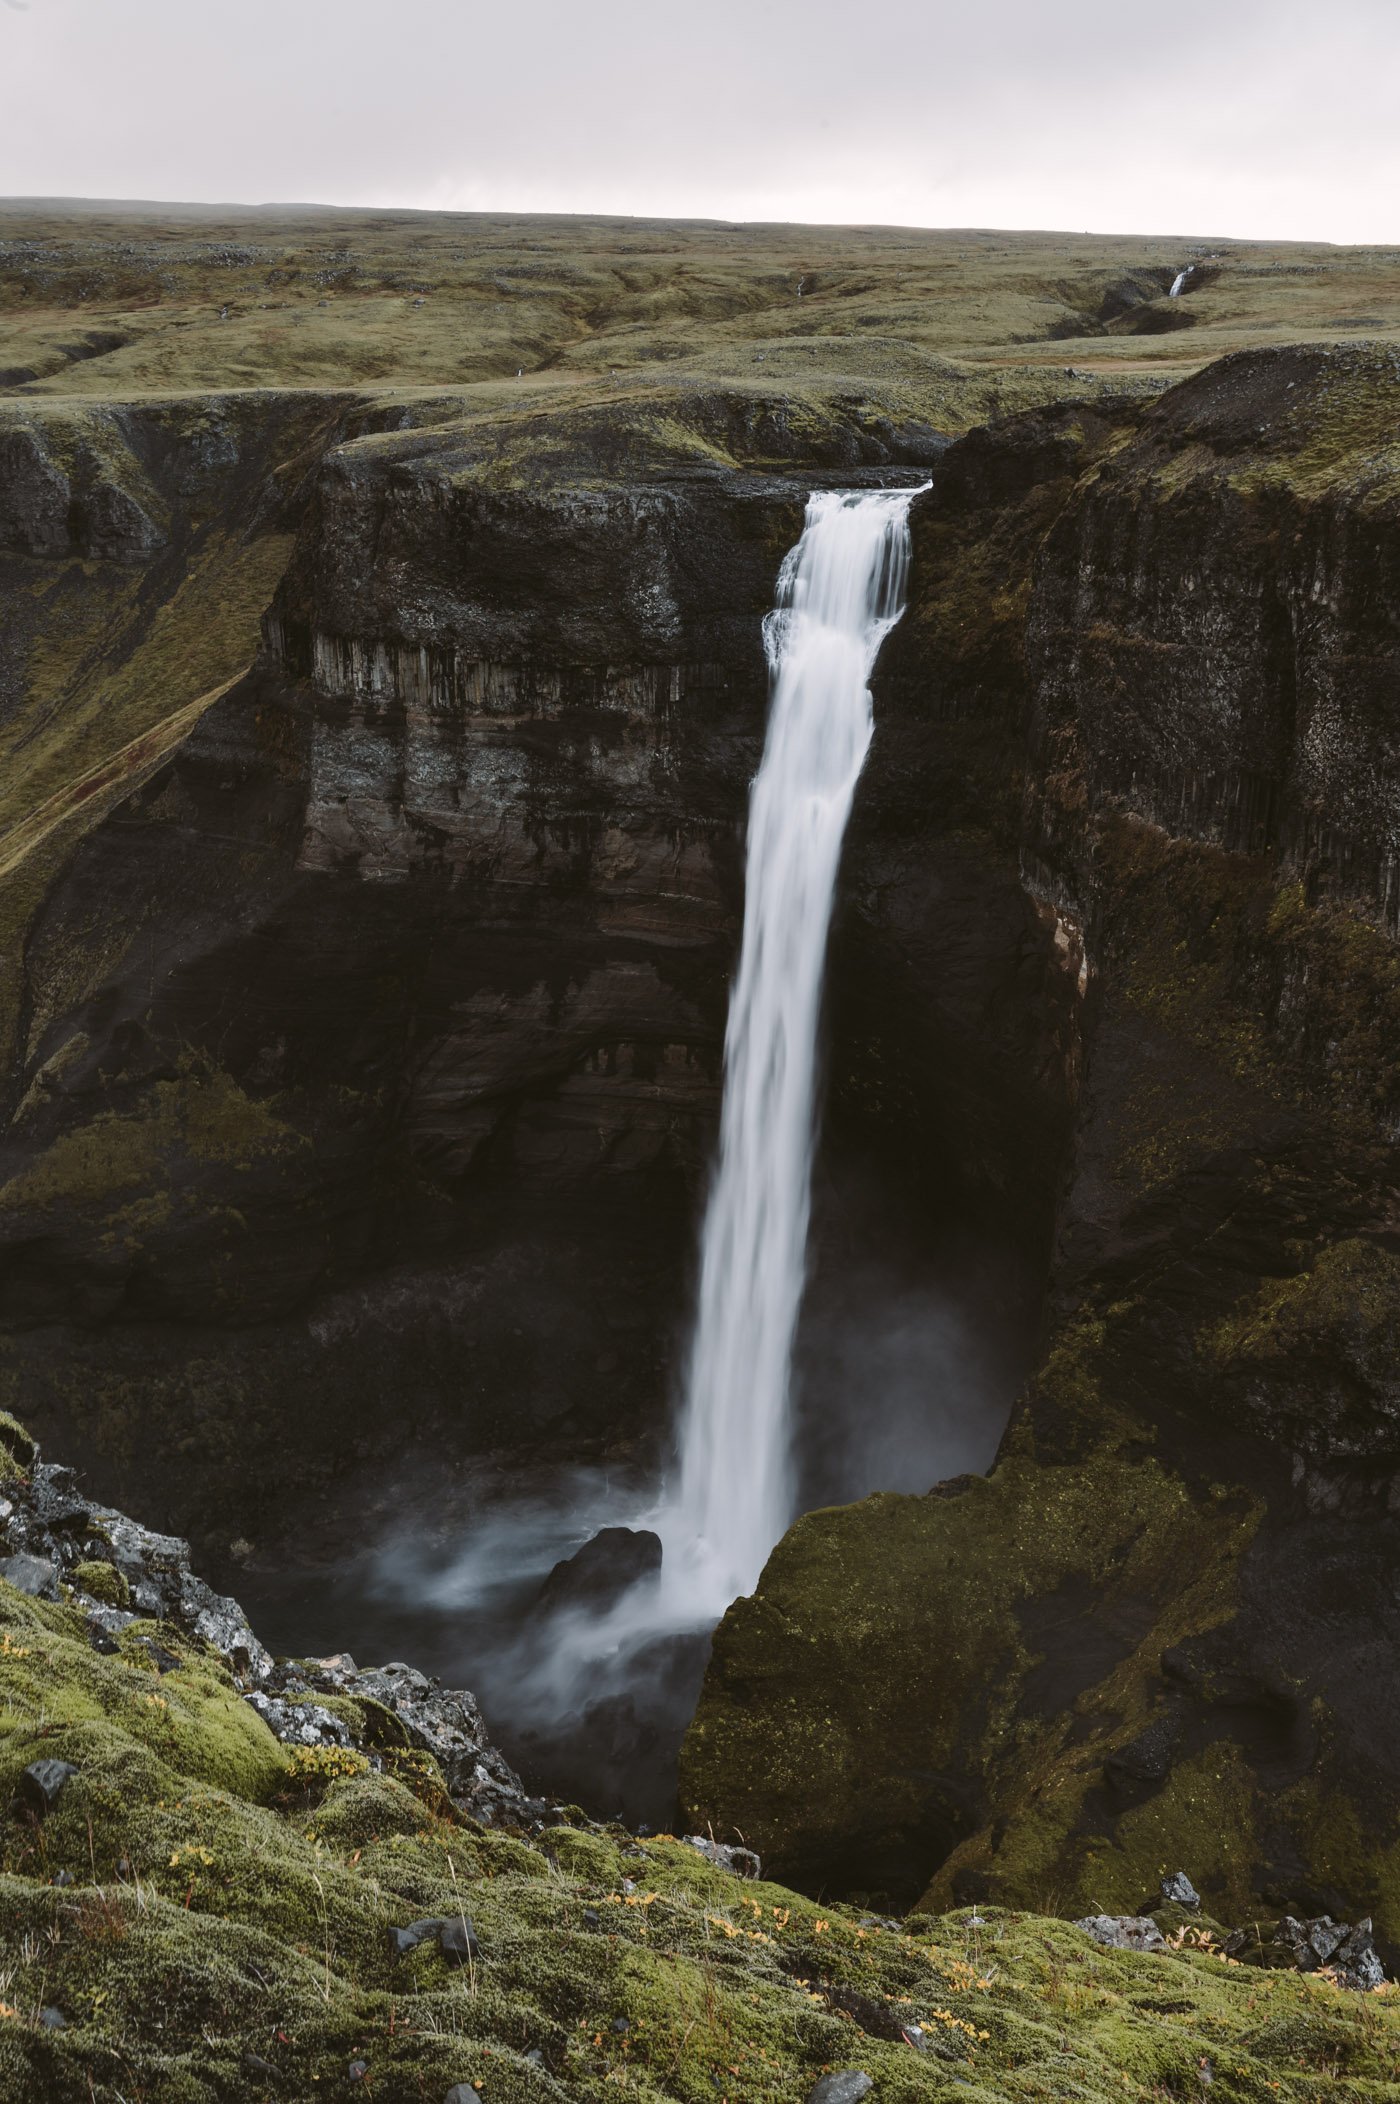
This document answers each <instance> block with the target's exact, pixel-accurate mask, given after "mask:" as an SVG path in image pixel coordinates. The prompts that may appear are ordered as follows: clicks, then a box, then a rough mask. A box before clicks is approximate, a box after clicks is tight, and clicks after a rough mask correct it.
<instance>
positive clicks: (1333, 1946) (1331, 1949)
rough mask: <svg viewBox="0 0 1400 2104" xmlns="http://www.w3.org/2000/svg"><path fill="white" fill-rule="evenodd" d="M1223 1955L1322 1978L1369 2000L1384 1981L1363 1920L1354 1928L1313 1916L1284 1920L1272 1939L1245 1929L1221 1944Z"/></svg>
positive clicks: (1327, 1916)
mask: <svg viewBox="0 0 1400 2104" xmlns="http://www.w3.org/2000/svg"><path fill="white" fill-rule="evenodd" d="M1225 1955H1226V1957H1227V1958H1238V1959H1239V1960H1240V1962H1241V1963H1242V1964H1245V1965H1262V1966H1266V1967H1275V1968H1277V1967H1282V1968H1284V1969H1296V1970H1297V1971H1298V1972H1324V1971H1325V1972H1326V1973H1327V1974H1328V1976H1329V1977H1330V1978H1332V1979H1335V1980H1336V1981H1337V1982H1338V1984H1339V1985H1340V1986H1342V1987H1350V1988H1352V1989H1353V1990H1354V1991H1355V1992H1356V1993H1357V1994H1369V1993H1370V1992H1371V1991H1372V1989H1374V1988H1376V1987H1380V1986H1382V1985H1383V1984H1384V1981H1385V1967H1384V1966H1383V1965H1382V1964H1381V1960H1380V1954H1379V1953H1378V1951H1377V1950H1376V1945H1375V1940H1374V1934H1373V1930H1372V1924H1371V1920H1370V1917H1369V1916H1365V1917H1363V1919H1362V1920H1360V1921H1358V1922H1356V1923H1355V1924H1353V1923H1351V1922H1347V1921H1333V1919H1332V1917H1331V1915H1330V1914H1319V1915H1317V1916H1315V1917H1314V1918H1313V1919H1312V1920H1311V1921H1300V1920H1299V1919H1298V1917H1297V1916H1296V1915H1293V1914H1285V1915H1284V1916H1283V1918H1282V1920H1281V1921H1279V1922H1277V1923H1276V1924H1275V1926H1274V1928H1273V1932H1272V1934H1270V1933H1268V1932H1267V1931H1265V1930H1261V1929H1259V1928H1258V1926H1257V1925H1256V1924H1251V1925H1250V1926H1249V1927H1247V1928H1242V1929H1236V1931H1235V1933H1234V1935H1233V1936H1230V1937H1228V1938H1227V1939H1226V1942H1225Z"/></svg>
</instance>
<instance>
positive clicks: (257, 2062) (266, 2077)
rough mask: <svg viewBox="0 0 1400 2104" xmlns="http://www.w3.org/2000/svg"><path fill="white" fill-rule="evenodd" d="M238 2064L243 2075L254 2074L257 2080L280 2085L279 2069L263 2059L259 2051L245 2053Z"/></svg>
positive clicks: (280, 2072) (280, 2073)
mask: <svg viewBox="0 0 1400 2104" xmlns="http://www.w3.org/2000/svg"><path fill="white" fill-rule="evenodd" d="M238 2064H239V2066H240V2067H241V2068H242V2070H243V2072H244V2074H245V2075H253V2076H256V2078H257V2080H258V2081H259V2082H272V2083H276V2084H278V2085H280V2083H281V2081H282V2071H281V2069H280V2068H275V2067H274V2066H273V2065H272V2062H271V2061H270V2060H264V2059H263V2057H262V2054H261V2053H245V2054H244V2055H243V2058H242V2059H241V2060H240V2061H239V2063H238Z"/></svg>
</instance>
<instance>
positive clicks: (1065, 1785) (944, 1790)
mask: <svg viewBox="0 0 1400 2104" xmlns="http://www.w3.org/2000/svg"><path fill="white" fill-rule="evenodd" d="M1094 1343H1095V1339H1094V1338H1093V1337H1092V1336H1088V1335H1085V1334H1080V1333H1078V1332H1076V1333H1072V1334H1071V1337H1070V1339H1069V1340H1067V1341H1066V1343H1065V1345H1064V1350H1063V1354H1062V1355H1060V1356H1057V1355H1054V1354H1052V1357H1051V1361H1050V1368H1051V1377H1050V1382H1049V1388H1048V1390H1047V1391H1045V1392H1042V1391H1039V1390H1038V1391H1037V1395H1036V1396H1035V1397H1033V1399H1032V1404H1031V1408H1030V1410H1029V1412H1028V1413H1027V1414H1026V1416H1025V1417H1023V1419H1022V1421H1021V1425H1020V1429H1019V1434H1018V1437H1017V1439H1016V1440H1015V1441H1014V1442H1013V1444H1012V1446H1011V1448H1010V1450H1009V1451H1008V1452H1007V1453H1006V1454H1005V1456H1004V1458H1003V1460H1002V1462H1001V1464H1000V1465H999V1467H998V1468H997V1470H996V1472H995V1473H994V1474H993V1475H992V1476H991V1477H989V1478H987V1479H985V1480H982V1479H975V1480H973V1481H972V1482H971V1483H969V1484H968V1485H967V1487H966V1488H965V1489H964V1490H962V1491H961V1492H960V1494H959V1495H957V1496H953V1497H938V1496H931V1497H928V1498H900V1497H893V1496H881V1497H876V1498H870V1499H867V1500H865V1501H864V1503H863V1504H861V1505H857V1506H852V1507H848V1508H843V1509H841V1510H833V1511H829V1512H821V1513H814V1514H809V1515H808V1516H807V1518H805V1519H803V1520H800V1521H799V1522H798V1524H797V1525H796V1526H795V1527H794V1528H793V1529H792V1530H791V1531H790V1532H789V1534H788V1535H787V1536H786V1537H785V1538H784V1541H783V1542H782V1544H781V1545H780V1547H779V1548H778V1550H777V1551H775V1553H774V1555H773V1557H772V1558H771V1559H770V1561H769V1564H768V1567H767V1569H766V1570H765V1572H764V1575H763V1578H762V1580H761V1582H760V1585H759V1587H758V1590H757V1592H756V1593H755V1594H754V1596H753V1598H752V1599H750V1600H744V1601H739V1602H737V1603H736V1604H735V1605H734V1606H733V1607H732V1608H731V1609H730V1611H729V1614H728V1615H727V1616H726V1618H725V1621H724V1623H723V1624H722V1626H721V1629H720V1631H719V1633H718V1635H717V1637H716V1640H715V1652H714V1663H713V1665H712V1668H711V1672H710V1674H709V1677H708V1679H707V1681H706V1686H705V1690H704V1693H703V1695H702V1699H701V1704H700V1708H699V1711H698V1713H697V1716H696V1720H695V1723H694V1724H693V1726H692V1727H691V1731H690V1733H689V1735H688V1736H687V1739H686V1742H685V1746H684V1750H683V1754H682V1763H681V1787H682V1799H683V1802H684V1804H685V1805H686V1807H687V1817H688V1818H690V1819H692V1820H694V1821H695V1822H696V1823H697V1824H698V1825H699V1826H700V1828H701V1830H703V1828H704V1824H705V1822H706V1821H710V1822H712V1823H713V1826H714V1830H715V1831H716V1832H717V1833H720V1834H723V1835H725V1836H728V1835H729V1834H730V1833H731V1832H734V1831H736V1830H737V1831H738V1832H739V1833H742V1834H743V1835H744V1836H745V1838H746V1839H748V1841H749V1842H750V1844H751V1845H752V1846H755V1847H757V1848H758V1849H759V1850H760V1852H761V1853H762V1854H763V1855H764V1856H765V1858H771V1859H772V1860H773V1861H774V1862H775V1864H776V1865H778V1866H780V1867H781V1868H782V1869H784V1870H785V1871H786V1873H787V1874H788V1875H791V1876H795V1877H796V1878H797V1879H798V1880H799V1881H804V1880H805V1879H806V1878H809V1877H810V1878H812V1879H814V1880H815V1879H816V1878H818V1877H825V1878H828V1879H829V1878H832V1877H840V1878H843V1879H845V1880H847V1881H848V1882H849V1883H850V1884H856V1883H857V1881H861V1882H865V1883H866V1885H867V1889H869V1883H870V1880H871V1871H870V1869H869V1868H867V1869H866V1871H865V1878H864V1880H861V1871H860V1864H861V1860H862V1858H864V1859H865V1861H866V1863H867V1865H868V1864H870V1863H872V1862H873V1863H875V1864H876V1865H883V1864H889V1865H891V1866H892V1867H894V1868H895V1869H896V1871H897V1873H898V1874H899V1875H900V1876H901V1878H904V1877H907V1876H908V1874H909V1871H910V1869H911V1868H912V1867H914V1866H916V1865H917V1864H918V1862H919V1860H920V1859H921V1858H922V1860H923V1861H924V1863H925V1864H926V1866H927V1868H926V1874H928V1873H931V1872H932V1871H933V1869H934V1868H935V1866H936V1865H937V1864H938V1862H939V1860H940V1858H943V1859H944V1860H943V1867H942V1868H941V1869H940V1870H939V1872H938V1877H937V1879H936V1881H935V1883H934V1885H933V1887H932V1888H931V1895H930V1903H932V1904H937V1905H940V1906H941V1905H946V1904H947V1903H948V1900H949V1899H950V1898H951V1897H952V1896H953V1895H954V1894H956V1893H957V1892H958V1891H959V1890H961V1889H964V1885H965V1881H966V1879H967V1878H968V1877H969V1876H970V1875H972V1874H974V1873H975V1874H976V1876H977V1877H978V1878H979V1879H981V1880H982V1881H983V1882H982V1888H981V1889H983V1890H984V1891H986V1892H987V1893H988V1896H990V1897H995V1898H997V1899H1004V1900H1007V1901H1009V1902H1015V1903H1020V1904H1044V1903H1046V1901H1047V1899H1048V1898H1049V1897H1050V1896H1052V1895H1053V1894H1058V1895H1059V1897H1060V1899H1062V1900H1063V1901H1064V1902H1065V1903H1066V1904H1069V1903H1077V1902H1078V1900H1079V1899H1081V1898H1083V1899H1084V1900H1085V1908H1086V1910H1087V1906H1088V1904H1089V1902H1090V1900H1091V1898H1092V1894H1091V1893H1086V1890H1085V1884H1084V1879H1085V1875H1086V1862H1087V1857H1088V1853H1089V1849H1090V1844H1091V1841H1092V1839H1093V1836H1094V1833H1095V1831H1096V1824H1095V1821H1093V1820H1091V1821H1089V1823H1088V1825H1087V1826H1086V1825H1085V1824H1084V1819H1085V1813H1086V1806H1087V1805H1088V1802H1089V1799H1090V1793H1091V1792H1092V1791H1094V1790H1095V1789H1096V1788H1097V1786H1098V1784H1099V1782H1100V1780H1101V1776H1102V1769H1103V1763H1104V1761H1105V1759H1106V1758H1108V1757H1109V1756H1110V1755H1111V1754H1112V1753H1113V1752H1115V1751H1116V1750H1117V1749H1118V1748H1120V1747H1122V1746H1124V1745H1125V1744H1127V1743H1128V1742H1129V1741H1131V1740H1132V1739H1133V1738H1134V1737H1135V1736H1136V1735H1137V1734H1138V1732H1140V1731H1141V1730H1142V1728H1143V1726H1144V1725H1145V1724H1146V1722H1147V1721H1148V1720H1149V1717H1150V1716H1151V1714H1152V1711H1153V1708H1154V1705H1155V1703H1156V1700H1157V1696H1156V1692H1155V1691H1156V1688H1157V1685H1158V1670H1159V1660H1160V1657H1161V1653H1162V1651H1163V1649H1164V1648H1165V1647H1167V1646H1169V1645H1171V1644H1174V1643H1178V1642H1180V1641H1182V1640H1183V1639H1184V1638H1185V1637H1186V1636H1187V1635H1189V1634H1199V1633H1201V1632H1203V1631H1205V1630H1208V1629H1210V1628H1213V1627H1214V1626H1216V1625H1217V1624H1218V1623H1219V1622H1221V1621H1223V1620H1225V1619H1227V1618H1228V1617H1229V1615H1230V1614H1231V1613H1232V1612H1233V1608H1234V1600H1235V1571H1236V1566H1237V1563H1238V1560H1239V1557H1240V1555H1241V1554H1242V1553H1243V1550H1244V1548H1245V1547H1246V1545H1247V1543H1248V1541H1249V1539H1250V1537H1251V1534H1252V1531H1253V1526H1254V1524H1255V1519H1256V1517H1257V1515H1256V1514H1255V1513H1253V1512H1252V1511H1251V1510H1250V1509H1249V1508H1248V1507H1247V1506H1244V1505H1242V1504H1241V1503H1240V1502H1238V1501H1236V1500H1233V1499H1231V1498H1229V1497H1228V1496H1220V1497H1218V1498H1217V1497H1207V1498H1205V1499H1197V1498H1196V1497H1194V1496H1193V1495H1192V1494H1191V1493H1190V1492H1189V1491H1188V1490H1187V1488H1186V1486H1185V1485H1184V1484H1183V1483H1182V1482H1181V1481H1180V1480H1179V1479H1178V1478H1177V1477H1175V1476H1174V1475H1173V1474H1172V1472H1171V1471H1170V1470H1168V1469H1166V1468H1164V1467H1163V1466H1162V1465H1161V1464H1160V1463H1158V1462H1157V1461H1155V1460H1153V1459H1151V1458H1138V1457H1137V1456H1135V1455H1134V1454H1133V1453H1132V1452H1131V1450H1130V1449H1124V1450H1121V1451H1120V1450H1118V1449H1116V1448H1114V1447H1112V1446H1111V1445H1103V1444H1100V1445H1098V1446H1096V1447H1090V1448H1089V1449H1088V1450H1086V1452H1085V1453H1084V1456H1083V1458H1082V1459H1081V1460H1080V1461H1079V1462H1077V1463H1075V1464H1072V1465H1064V1464H1061V1465H1053V1464H1051V1463H1049V1462H1047V1461H1046V1460H1044V1459H1041V1460H1039V1461H1037V1460H1035V1459H1034V1458H1033V1457H1032V1453H1031V1446H1032V1443H1033V1440H1034V1427H1035V1422H1036V1415H1037V1411H1038V1409H1044V1408H1047V1407H1051V1403H1050V1395H1051V1393H1054V1394H1055V1396H1056V1402H1055V1405H1054V1407H1056V1409H1057V1411H1060V1410H1063V1409H1064V1408H1065V1407H1066V1402H1065V1398H1066V1396H1067V1397H1068V1407H1069V1408H1070V1409H1071V1410H1074V1409H1078V1408H1080V1407H1083V1406H1084V1393H1085V1384H1086V1383H1088V1384H1089V1385H1090V1386H1091V1387H1092V1382H1093V1373H1092V1352H1093V1346H1094ZM1109 1585H1111V1586H1112V1587H1113V1588H1114V1590H1115V1591H1116V1592H1118V1593H1119V1594H1121V1595H1125V1596H1127V1597H1130V1598H1132V1599H1133V1600H1134V1601H1136V1602H1137V1603H1139V1605H1138V1614H1139V1617H1140V1619H1139V1622H1138V1625H1137V1634H1136V1636H1135V1635H1134V1634H1133V1633H1132V1632H1131V1631H1130V1630H1125V1632H1124V1634H1123V1636H1122V1639H1121V1641H1120V1642H1119V1643H1118V1645H1117V1652H1116V1655H1114V1650H1113V1647H1112V1646H1111V1645H1110V1648H1109V1649H1108V1650H1107V1651H1105V1652H1102V1653H1101V1655H1100V1656H1099V1657H1098V1658H1097V1660H1096V1663H1095V1665H1094V1668H1093V1670H1091V1671H1089V1672H1088V1673H1087V1674H1081V1675H1080V1676H1079V1677H1080V1680H1081V1686H1080V1689H1079V1692H1078V1693H1077V1694H1075V1695H1074V1697H1073V1700H1072V1701H1071V1702H1070V1703H1069V1704H1068V1705H1067V1706H1065V1707H1060V1706H1057V1707H1056V1710H1055V1712H1054V1713H1052V1714H1050V1715H1046V1714H1045V1712H1044V1708H1043V1706H1042V1703H1043V1698H1041V1697H1038V1696H1036V1695H1035V1693H1034V1692H1033V1691H1034V1689H1035V1687H1036V1678H1035V1676H1036V1671H1037V1668H1038V1666H1039V1664H1040V1661H1041V1658H1042V1656H1043V1655H1044V1654H1043V1648H1042V1639H1041V1638H1040V1636H1039V1634H1038V1633H1039V1632H1040V1630H1041V1629H1042V1627H1044V1628H1046V1629H1047V1630H1048V1631H1050V1632H1052V1634H1051V1635H1050V1637H1049V1639H1048V1641H1049V1642H1050V1643H1051V1644H1053V1643H1054V1642H1055V1641H1056V1639H1055V1638H1054V1636H1053V1631H1054V1629H1055V1627H1056V1625H1057V1624H1064V1625H1065V1626H1073V1625H1074V1623H1075V1622H1076V1621H1077V1619H1078V1618H1079V1617H1080V1616H1081V1615H1082V1613H1083V1611H1084V1607H1085V1604H1086V1603H1087V1602H1088V1601H1089V1600H1091V1599H1093V1598H1094V1597H1095V1596H1096V1595H1097V1593H1098V1591H1099V1589H1100V1588H1103V1587H1106V1586H1109ZM1057 1602H1062V1605H1059V1606H1057V1605H1056V1603H1057ZM974 1790H976V1791H977V1792H978V1793H979V1795H980V1798H981V1801H982V1805H983V1807H984V1809H983V1811H982V1813H981V1816H980V1817H979V1818H978V1819H977V1820H975V1821H974V1822H973V1825H974V1827H975V1831H973V1832H972V1833H970V1834H967V1835H966V1837H965V1838H962V1839H959V1837H958V1832H957V1826H958V1823H959V1822H960V1821H965V1819H966V1813H965V1809H964V1808H965V1805H966V1803H967V1799H968V1797H969V1796H970V1795H971V1794H972V1792H973V1791H974ZM853 1824H855V1825H856V1826H857V1827H858V1829H859V1832H860V1837H861V1846H860V1847H859V1848H855V1847H853V1846H852V1845H851V1844H850V1842H849V1841H848V1840H847V1838H846V1837H847V1836H848V1835H849V1833H850V1831H851V1828H852V1825H853ZM848 1860H849V1862H850V1867H849V1869H847V1868H845V1867H844V1866H845V1865H846V1864H847V1862H848ZM1193 1860H1194V1858H1193ZM835 1865H841V1866H843V1867H842V1868H841V1869H840V1870H835V1869H834V1868H833V1866H835ZM1150 1869H1151V1864H1150V1863H1149V1862H1148V1861H1147V1859H1146V1857H1145V1856H1142V1857H1140V1860H1139V1861H1138V1864H1137V1870H1136V1875H1137V1876H1138V1877H1139V1878H1147V1879H1148V1884H1150V1882H1151V1880H1150V1877H1149V1872H1150ZM988 1881H989V1882H988ZM874 1886H875V1889H876V1890H878V1889H879V1871H878V1869H877V1870H876V1872H875V1875H874ZM1143 1889H1148V1885H1144V1887H1143ZM1139 1896H1140V1894H1136V1893H1135V1894H1134V1895H1133V1898H1134V1901H1136V1899H1137V1898H1138V1897H1139Z"/></svg>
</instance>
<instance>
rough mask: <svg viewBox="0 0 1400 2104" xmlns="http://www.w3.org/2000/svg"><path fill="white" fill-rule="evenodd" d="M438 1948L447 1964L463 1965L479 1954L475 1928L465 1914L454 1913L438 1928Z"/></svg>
mask: <svg viewBox="0 0 1400 2104" xmlns="http://www.w3.org/2000/svg"><path fill="white" fill-rule="evenodd" d="M438 1949H439V1950H440V1951H441V1952H442V1955H443V1957H444V1958H446V1960H447V1962H448V1964H449V1965H465V1964H467V1962H468V1961H469V1960H473V1961H474V1960H475V1959H477V1958H479V1957H480V1956H481V1945H480V1944H479V1943H478V1942H477V1940H476V1930H475V1929H474V1928H473V1927H472V1924H471V1918H470V1916H469V1915H466V1914H454V1915H453V1916H452V1919H451V1920H450V1921H444V1922H443V1923H442V1925H441V1926H440V1928H439V1929H438Z"/></svg>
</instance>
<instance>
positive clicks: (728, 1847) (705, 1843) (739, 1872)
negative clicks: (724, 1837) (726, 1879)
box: [685, 1834, 763, 1878]
mask: <svg viewBox="0 0 1400 2104" xmlns="http://www.w3.org/2000/svg"><path fill="white" fill-rule="evenodd" d="M685 1839H686V1846H687V1847H688V1848H695V1849H698V1850H699V1852H700V1854H701V1855H702V1856H704V1857H706V1858H707V1859H708V1860H709V1861H710V1862H711V1863H714V1864H716V1865H717V1866H718V1868H719V1869H720V1870H732V1871H733V1873H734V1875H735V1877H738V1878H757V1877H762V1875H763V1865H762V1863H761V1862H760V1860H759V1858H758V1857H757V1856H756V1855H755V1854H754V1852H753V1850H752V1849H751V1848H736V1847H734V1846H733V1845H732V1844H731V1843H729V1842H727V1841H711V1840H709V1839H708V1837H707V1836H706V1835H704V1834H687V1835H686V1837H685Z"/></svg>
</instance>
